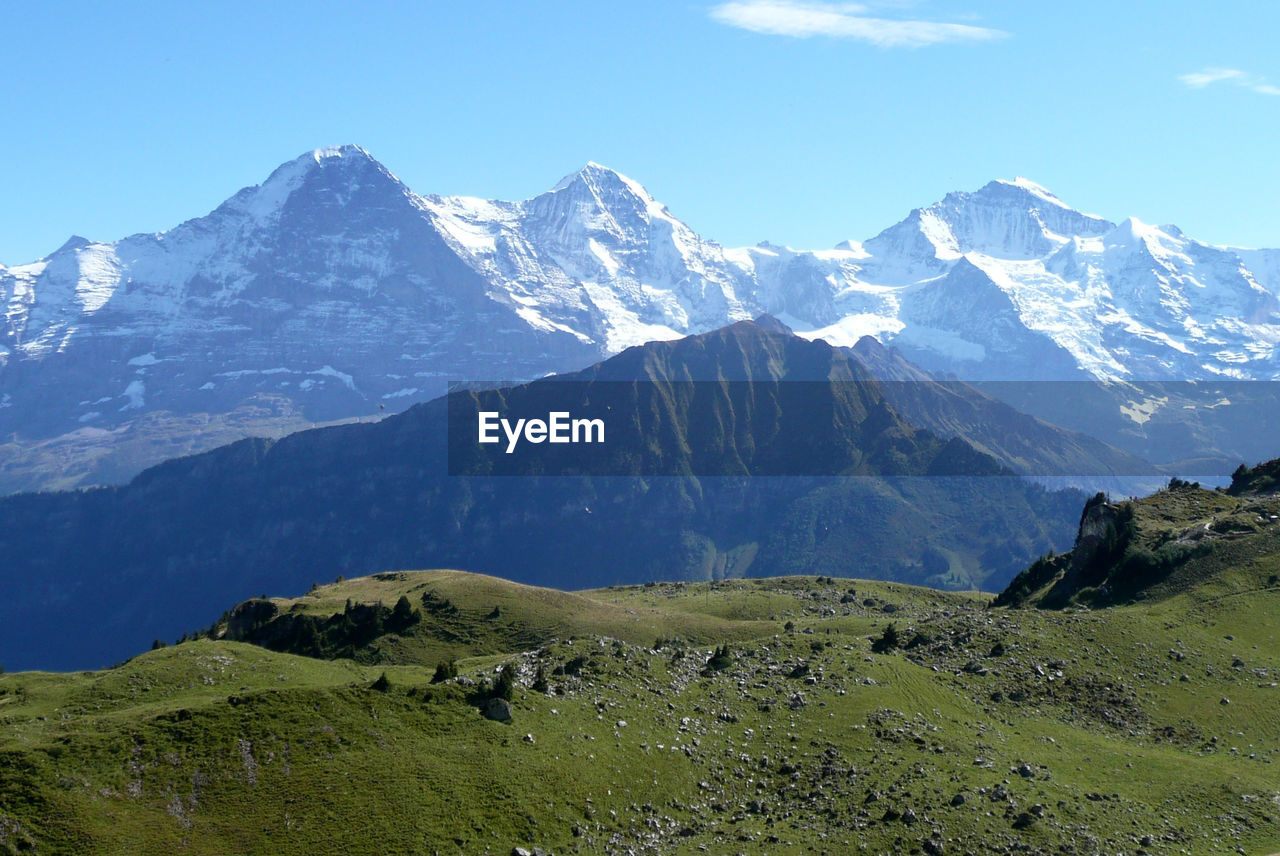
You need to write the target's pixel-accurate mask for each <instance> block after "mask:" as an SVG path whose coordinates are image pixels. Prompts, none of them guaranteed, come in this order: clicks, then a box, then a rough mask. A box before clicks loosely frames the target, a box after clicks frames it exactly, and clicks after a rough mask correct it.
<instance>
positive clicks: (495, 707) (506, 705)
mask: <svg viewBox="0 0 1280 856" xmlns="http://www.w3.org/2000/svg"><path fill="white" fill-rule="evenodd" d="M480 713H481V714H482V715H483V716H484V718H485V719H491V720H493V721H494V722H510V721H511V703H510V702H508V701H507V700H506V699H504V698H491V699H489V700H488V701H486V702H485V703H484V707H482V708H480Z"/></svg>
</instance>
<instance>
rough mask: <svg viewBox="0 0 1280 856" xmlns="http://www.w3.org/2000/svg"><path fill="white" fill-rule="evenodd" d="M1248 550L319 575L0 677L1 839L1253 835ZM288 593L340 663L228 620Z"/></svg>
mask: <svg viewBox="0 0 1280 856" xmlns="http://www.w3.org/2000/svg"><path fill="white" fill-rule="evenodd" d="M1274 567H1275V565H1274V563H1271V564H1268V562H1266V561H1263V560H1261V559H1260V560H1259V561H1258V562H1255V563H1253V564H1252V565H1248V566H1238V567H1232V568H1230V569H1227V570H1220V571H1218V572H1217V573H1216V574H1215V576H1214V577H1213V580H1212V581H1211V582H1209V581H1206V582H1205V583H1204V584H1203V585H1200V586H1197V587H1193V588H1189V589H1187V590H1184V591H1180V592H1178V593H1176V594H1173V595H1171V596H1168V597H1164V598H1159V599H1155V598H1153V599H1148V600H1144V601H1141V602H1135V603H1131V604H1127V605H1120V606H1114V607H1110V608H1106V609H1095V610H1088V609H1083V608H1070V609H1066V610H1062V611H1049V610H1037V609H1026V608H1024V609H1009V608H998V609H992V608H990V607H989V598H988V597H986V596H980V595H974V594H957V593H943V592H937V591H933V590H929V589H922V588H914V587H910V586H905V585H899V584H892V583H880V582H863V581H857V580H849V579H834V578H827V577H818V578H815V577H787V578H776V579H759V580H730V581H721V582H715V583H705V584H671V583H662V584H651V585H647V586H637V587H628V588H612V589H606V590H600V591H593V592H582V593H564V592H556V591H550V590H546V589H536V588H530V587H527V586H520V585H517V584H514V583H507V582H504V581H501V580H498V579H495V578H492V577H482V576H478V575H472V574H465V573H461V572H456V571H429V572H404V573H396V574H380V575H377V576H375V577H369V578H361V579H352V580H343V581H340V582H337V583H335V584H333V585H329V586H319V587H317V588H315V589H313V590H312V591H311V592H310V593H309V594H307V595H305V596H303V597H301V598H297V599H273V600H271V601H270V603H271V605H272V608H271V609H267V608H265V607H263V606H261V602H250V605H252V604H255V603H257V604H258V605H257V606H256V607H253V608H254V609H256V610H257V617H256V618H254V617H252V616H249V617H246V616H247V615H248V614H249V610H247V609H246V605H242V607H241V608H238V609H237V610H233V611H232V613H229V616H228V619H227V620H225V621H224V622H221V623H220V624H219V625H217V626H215V627H214V628H212V629H211V632H210V633H209V634H206V635H205V636H203V637H202V638H199V639H196V640H194V641H186V642H183V643H181V644H176V645H172V646H167V647H161V648H158V649H156V650H153V651H151V652H149V653H146V654H143V655H141V656H138V657H136V658H134V659H133V660H130V661H129V662H127V663H125V664H123V665H120V666H118V667H116V668H113V669H109V670H106V671H102V672H92V673H78V674H46V673H23V674H11V675H5V676H3V677H0V848H2V850H0V852H11V853H50V854H54V853H104V854H148V853H156V854H166V856H168V854H174V853H193V854H236V853H245V854H250V853H262V854H268V853H270V854H291V853H297V854H325V853H333V854H348V853H371V854H372V853H378V854H383V853H406V854H409V853H415V854H416V853H425V854H432V853H450V854H454V853H466V854H475V853H493V854H504V856H505V854H510V853H518V852H520V851H519V850H517V849H516V848H524V849H526V850H528V851H529V852H531V853H532V852H535V850H534V848H540V849H541V850H543V851H545V852H547V853H555V854H562V853H583V854H587V853H628V852H635V853H654V854H658V853H661V854H667V853H674V854H680V853H689V854H700V853H706V852H710V853H724V854H735V853H748V854H756V853H760V854H763V853H801V852H814V853H824V852H825V853H830V854H838V853H851V852H855V853H856V852H867V853H917V852H918V853H926V854H931V856H932V854H940V853H948V854H950V853H954V854H964V853H972V854H978V853H1015V852H1040V853H1064V854H1065V853H1082V854H1084V853H1151V854H1165V853H1167V854H1183V853H1189V854H1198V853H1204V854H1209V853H1223V852H1237V851H1239V852H1244V853H1247V854H1255V853H1256V854H1264V853H1271V852H1273V851H1275V850H1277V849H1280V768H1278V767H1277V764H1276V762H1277V760H1280V689H1277V687H1276V679H1277V677H1278V676H1280V653H1278V652H1280V638H1278V635H1280V629H1278V628H1280V623H1278V622H1277V621H1276V617H1277V616H1280V588H1278V587H1276V586H1275V585H1273V584H1270V583H1269V580H1270V578H1271V576H1270V575H1271V573H1273V572H1274ZM402 597H404V598H405V599H407V600H408V602H409V606H410V607H411V610H410V613H409V616H408V619H407V623H402V624H397V623H396V621H397V620H396V619H395V618H393V617H392V616H393V615H394V613H395V612H396V609H397V604H398V603H399V601H400V599H401V598H402ZM378 604H382V605H383V606H382V611H381V612H378V613H376V614H380V615H383V616H385V621H384V622H383V625H382V626H381V632H380V633H379V634H378V635H376V636H374V637H373V638H372V639H369V640H367V641H363V642H358V644H357V641H356V640H357V639H358V638H362V636H361V634H367V632H368V628H367V627H363V626H360V625H359V622H353V621H352V620H350V618H351V616H353V615H357V614H360V609H361V607H362V606H364V607H368V608H371V609H372V608H373V607H376V606H377V605H378ZM399 609H400V610H401V611H403V610H404V607H403V606H399ZM267 614H270V615H271V616H272V617H270V618H264V617H263V616H265V615H267ZM369 614H374V613H372V612H371V613H369ZM299 615H309V616H314V617H316V618H317V619H318V620H323V621H325V622H328V624H327V625H325V626H324V627H323V628H322V629H323V630H324V631H325V633H328V634H329V635H328V636H326V637H325V638H326V639H328V640H329V641H334V642H335V644H336V643H342V644H343V645H353V646H354V647H353V648H352V649H351V651H349V652H348V653H351V654H354V656H345V657H340V658H336V659H320V658H317V657H307V656H298V655H296V654H292V653H288V652H287V651H276V650H268V649H267V648H265V647H262V646H260V645H254V644H248V643H246V642H238V641H230V637H234V636H237V635H239V636H242V637H243V636H247V635H252V634H253V633H254V632H262V631H263V628H269V627H270V626H271V625H272V624H273V622H279V621H281V620H282V619H283V618H287V617H289V616H299ZM344 616H345V617H344ZM387 624H391V625H394V626H396V627H397V628H398V629H396V630H391V631H389V630H387V628H386V625H387ZM891 624H892V626H893V629H894V632H893V633H891V634H886V629H887V628H888V627H889V626H890V625H891ZM330 625H331V626H330ZM339 625H341V627H339ZM333 627H339V629H338V630H333V629H332V628H333ZM343 627H345V628H346V629H345V630H343V629H342V628H343ZM352 628H354V630H353V629H352ZM343 634H346V635H343ZM352 634H354V635H352ZM269 635H270V634H268V636H269ZM210 636H212V637H214V638H209V637H210ZM886 636H889V637H893V636H896V640H893V639H892V638H891V639H890V641H891V642H893V643H894V644H887V643H886ZM284 638H285V637H283V636H278V635H277V636H276V637H275V641H276V642H277V643H278V642H280V641H281V639H284ZM335 640H336V641H335ZM326 644H327V643H326ZM448 660H456V668H457V676H456V677H449V678H444V679H439V678H438V676H437V675H436V666H437V664H438V663H439V662H441V661H448ZM504 667H505V668H509V669H510V670H511V674H512V675H513V676H514V678H515V685H514V689H513V691H512V692H511V694H510V695H511V700H510V708H509V711H510V721H496V720H491V719H488V718H486V717H485V716H484V715H482V713H481V710H482V708H484V707H485V700H486V699H487V697H488V696H490V695H492V694H493V692H494V687H495V685H496V684H497V676H498V673H499V670H501V669H503V668H504ZM384 676H385V679H384Z"/></svg>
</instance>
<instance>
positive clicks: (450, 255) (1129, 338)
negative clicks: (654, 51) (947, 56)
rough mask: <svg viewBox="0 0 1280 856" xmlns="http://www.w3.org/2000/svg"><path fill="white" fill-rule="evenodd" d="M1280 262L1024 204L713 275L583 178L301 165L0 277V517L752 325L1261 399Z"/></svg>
mask: <svg viewBox="0 0 1280 856" xmlns="http://www.w3.org/2000/svg"><path fill="white" fill-rule="evenodd" d="M1278 293H1280V250H1242V249H1235V248H1228V247H1218V246H1212V245H1208V244H1204V243H1200V242H1198V241H1195V240H1193V239H1191V238H1189V237H1187V236H1186V235H1184V234H1183V233H1182V232H1181V231H1180V230H1178V229H1177V228H1176V227H1173V226H1163V227H1155V226H1149V225H1145V224H1143V223H1139V222H1138V221H1136V220H1133V219H1130V220H1126V221H1125V222H1123V223H1120V224H1115V223H1111V222H1108V221H1107V220H1104V219H1102V218H1099V217H1095V216H1091V215H1088V214H1083V213H1080V212H1079V211H1076V210H1073V209H1072V208H1070V207H1068V206H1067V205H1066V204H1065V203H1063V202H1062V201H1061V200H1059V199H1058V198H1057V197H1055V196H1054V195H1053V194H1051V193H1050V192H1049V191H1047V190H1045V189H1044V188H1042V187H1040V186H1038V185H1036V184H1034V183H1032V182H1029V181H1026V180H1024V179H1017V180H1015V181H993V182H991V183H990V184H987V185H986V186H984V187H982V188H981V189H979V190H977V191H975V192H972V193H951V194H948V195H947V196H945V197H944V198H943V199H942V200H941V201H940V202H938V203H936V204H934V205H931V206H929V207H928V208H922V209H917V210H915V211H912V212H911V213H910V214H909V215H908V216H907V217H906V218H905V219H904V220H902V221H901V222H900V223H898V224H896V225H894V226H891V227H890V228H888V229H886V230H885V231H883V232H881V233H880V234H879V235H877V236H875V237H873V238H871V239H869V240H867V241H865V242H861V243H859V242H852V241H850V242H845V243H843V244H841V245H840V246H838V247H836V248H835V249H832V250H825V251H802V250H793V249H790V248H786V247H778V246H773V245H770V244H761V245H759V246H756V247H749V248H742V249H727V248H724V247H722V246H720V245H719V244H717V243H715V242H714V241H710V240H707V239H704V238H702V237H700V236H699V235H698V234H697V233H695V232H694V231H693V230H692V229H690V228H689V227H688V226H687V225H685V224H684V223H682V222H681V221H680V220H678V219H676V217H675V216H674V215H673V214H672V213H671V212H670V211H669V210H668V209H667V208H666V207H665V206H664V205H662V204H661V203H659V202H657V201H656V200H655V199H653V197H652V196H650V195H649V193H648V192H647V191H646V190H645V189H644V188H643V187H642V186H641V185H640V184H638V183H637V182H635V181H633V180H632V179H629V178H627V177H625V176H623V175H620V174H619V173H617V172H615V171H613V170H611V169H608V168H607V167H603V166H600V165H599V164H594V163H591V164H588V165H587V166H586V167H584V168H583V169H582V170H580V171H578V172H576V173H574V174H572V175H569V176H567V177H566V178H565V179H563V180H562V181H561V182H560V183H559V184H557V185H556V186H555V187H554V188H552V189H551V190H550V191H548V192H546V193H543V194H541V195H539V196H536V197H534V198H533V199H530V200H527V201H524V202H499V201H484V200H479V199H472V198H467V197H441V196H434V195H426V196H423V195H419V194H417V193H415V192H413V191H412V190H410V189H409V188H408V187H406V186H405V185H404V184H403V183H402V182H401V181H400V180H399V179H397V178H396V177H395V176H394V175H393V174H392V173H391V172H390V171H388V170H387V169H386V168H385V167H384V166H383V165H381V164H380V163H378V161H376V160H375V159H374V158H373V157H371V156H370V155H369V154H368V153H367V152H366V151H364V150H363V149H361V148H359V147H357V146H342V147H334V148H324V149H317V150H316V151H314V152H310V153H307V154H305V155H303V156H302V157H299V158H298V159H296V160H294V161H291V162H289V163H286V164H284V165H283V166H281V167H279V168H278V169H277V170H275V171H274V172H273V173H272V174H271V175H270V176H269V177H268V178H267V179H266V180H265V181H264V182H263V183H262V184H261V185H258V186H256V187H250V188H245V189H244V190H241V191H240V192H239V193H237V194H236V195H235V196H233V197H231V198H230V199H229V200H227V201H226V202H225V203H223V204H222V205H221V206H219V207H218V208H217V209H216V210H214V211H213V212H212V213H210V214H209V215H207V216H205V217H201V218H198V219H194V220H190V221H187V222H185V223H183V224H181V225H179V226H177V227H175V228H173V229H170V230H169V231H166V232H161V233H156V234H142V235H134V236H131V237H128V238H124V239H122V240H119V241H115V242H111V243H98V242H92V241H88V240H84V239H82V238H72V239H71V240H69V241H68V242H67V243H66V244H64V245H63V246H62V247H61V248H59V249H58V250H57V251H55V252H54V253H52V254H51V255H49V256H47V257H46V258H43V259H40V260H38V261H36V262H32V263H30V264H24V265H18V266H14V267H7V268H6V267H3V266H0V302H2V303H3V307H4V323H3V327H2V328H0V331H2V333H3V337H2V338H0V490H15V489H27V488H32V487H59V486H63V487H65V486H71V485H75V484H82V483H94V482H101V481H112V480H119V479H122V478H125V477H127V476H129V475H132V473H134V472H136V471H137V470H138V469H140V468H141V467H142V466H144V465H146V464H150V463H154V462H155V461H158V460H161V459H163V458H167V457H172V456H173V455H175V454H179V453H183V452H189V451H196V450H199V449H203V448H208V447H210V446H212V445H216V444H218V443H221V442H224V441H225V440H227V439H231V438H234V437H237V436H242V435H244V434H247V433H281V432H283V431H287V430H293V429H296V428H299V427H304V426H306V425H309V424H312V423H314V422H320V421H330V420H342V419H349V418H353V417H361V416H368V415H370V414H377V413H379V412H382V411H385V410H399V409H402V408H403V407H404V406H405V405H407V404H408V403H411V402H413V401H418V400H423V399H426V398H430V397H433V396H435V395H437V394H439V393H440V392H442V391H443V389H444V385H445V382H446V381H447V380H451V379H459V380H502V379H525V378H531V377H536V376H539V375H542V374H546V373H548V372H560V371H566V370H570V369H575V368H580V367H582V366H585V365H588V364H590V363H592V362H594V361H596V360H599V359H601V358H603V357H605V356H608V355H611V354H614V353H617V352H619V351H621V350H622V349H624V348H626V347H628V346H630V345H635V344H639V343H642V342H645V341H650V340H655V339H672V338H677V337H680V336H684V335H687V334H690V333H698V332H703V331H707V330H710V329H714V328H716V327H720V326H723V325H725V324H727V323H731V322H734V321H737V320H742V319H746V318H751V317H755V316H757V315H760V314H762V313H769V314H772V315H775V316H777V317H778V318H780V319H781V320H783V321H784V322H786V323H787V324H788V325H789V326H791V327H792V328H794V329H795V330H796V331H798V332H800V333H801V334H802V335H805V336H807V337H810V338H818V337H821V338H824V339H827V340H828V341H830V342H831V343H833V344H836V345H847V346H852V345H854V344H855V343H856V342H857V341H858V340H859V339H860V338H861V337H863V336H866V335H870V336H874V337H876V338H877V339H879V340H881V341H882V342H885V343H891V344H892V345H894V346H895V347H896V348H897V349H898V350H899V351H900V352H901V353H902V354H904V355H905V356H906V357H908V358H910V359H912V360H914V361H915V362H917V363H919V364H920V365H922V366H924V367H926V368H928V369H930V370H933V371H943V372H951V373H954V374H956V375H958V376H960V377H961V378H965V379H973V380H990V379H1033V380H1035V379H1068V378H1089V377H1093V378H1104V379H1125V380H1146V379H1168V380H1172V379H1182V380H1190V379H1233V378H1234V379H1273V378H1275V377H1277V375H1280V348H1278V345H1280V301H1278V300H1277V294H1278Z"/></svg>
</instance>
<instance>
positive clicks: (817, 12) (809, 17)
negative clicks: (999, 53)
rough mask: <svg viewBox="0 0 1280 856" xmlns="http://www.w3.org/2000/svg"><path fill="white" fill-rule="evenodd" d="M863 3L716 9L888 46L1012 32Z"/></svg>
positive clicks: (785, 28)
mask: <svg viewBox="0 0 1280 856" xmlns="http://www.w3.org/2000/svg"><path fill="white" fill-rule="evenodd" d="M868 11H869V10H868V8H867V7H866V6H864V5H862V4H858V3H806V2H798V1H797V0H737V2H731V3H721V4H719V5H717V6H715V7H713V8H712V9H711V17H712V18H713V19H714V20H716V21H719V22H720V23H722V24H728V25H729V26H731V27H738V28H740V29H743V30H750V31H751V32H753V33H764V34H767V35H772V36H791V37H792V38H799V39H803V38H808V37H810V36H829V37H832V38H839V39H854V40H857V41H861V42H868V43H870V44H873V45H877V46H879V47H884V48H900V47H908V48H918V47H924V46H925V45H936V44H940V43H942V42H987V41H992V40H994V39H1002V38H1005V37H1007V36H1008V35H1009V34H1008V33H1006V32H1004V31H1002V30H992V29H988V28H986V27H975V26H971V25H969V24H950V23H945V22H941V21H917V20H901V19H893V18H877V17H872V16H870V15H868V14H866V13H867V12H868Z"/></svg>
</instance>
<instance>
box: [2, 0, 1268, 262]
mask: <svg viewBox="0 0 1280 856" xmlns="http://www.w3.org/2000/svg"><path fill="white" fill-rule="evenodd" d="M0 30H2V31H3V32H4V33H5V49H4V58H3V67H4V78H5V81H4V85H3V86H0V117H3V125H4V135H3V146H2V148H0V262H3V263H5V264H16V263H21V262H25V261H30V260H32V259H35V258H38V257H39V256H42V255H44V254H46V253H48V252H50V251H52V250H53V249H54V248H56V247H57V246H58V245H59V244H61V243H62V242H63V241H64V240H65V239H66V238H67V237H68V236H69V235H71V234H72V233H78V234H82V235H84V236H86V237H89V238H92V239H98V240H110V239H115V238H119V237H122V236H124V235H127V234H130V233H133V232H138V231H152V230H158V229H164V228H169V227H171V226H174V225H176V224H177V223H179V222H181V221H182V220H185V219H188V218H191V217H196V216H200V215H202V214H204V213H207V212H208V211H209V210H211V209H212V208H213V207H215V206H216V205H217V204H218V203H219V202H221V201H222V200H223V199H225V198H226V197H228V196H230V195H231V194H232V193H234V192H235V191H236V190H237V189H239V188H240V187H243V186H245V185H250V184H256V183H258V182H259V181H261V180H262V179H263V178H265V177H266V175H267V174H268V173H269V172H270V171H271V170H272V169H273V168H274V167H275V166H277V165H278V164H279V163H281V162H283V161H285V160H288V159H290V158H293V157H295V156H297V155H299V154H301V153H302V152H304V151H306V150H309V149H312V148H315V147H317V146H321V145H328V144H335V143H347V142H354V143H359V144H361V145H363V146H364V147H365V148H367V149H369V150H370V151H371V152H372V153H373V154H374V156H376V157H378V158H379V159H380V160H381V161H382V162H383V163H385V164H386V165H387V166H388V167H389V168H390V169H391V170H392V171H393V172H395V173H396V174H397V175H399V176H400V177H401V178H402V179H404V180H405V181H406V182H407V183H408V184H409V185H410V186H411V187H412V188H413V189H414V190H416V191H418V192H420V193H431V192H435V193H443V194H450V193H459V194H467V195H474V196H484V197H496V198H504V199H522V198H527V197H529V196H531V195H534V194H536V193H538V192H541V191H542V190H545V189H547V188H549V187H551V186H552V185H553V184H554V183H555V182H556V181H557V180H558V179H559V178H560V177H561V176H562V175H564V174H565V173H568V172H571V171H573V170H575V169H576V168H578V167H579V166H581V165H582V164H583V163H585V162H586V161H588V160H595V161H599V162H601V163H605V164H608V165H610V166H613V167H614V168H616V169H618V170H620V171H622V172H624V173H627V174H628V175H630V176H632V177H633V178H636V179H637V180H639V181H640V182H642V183H643V184H645V185H646V186H647V187H648V188H649V189H650V191H651V192H652V193H653V194H654V195H655V196H657V197H658V198H659V199H660V200H662V201H664V202H666V203H667V204H668V205H669V206H670V207H671V209H672V211H673V212H674V213H675V214H676V215H677V216H679V217H681V218H682V219H684V220H685V221H686V222H688V223H689V224H690V225H691V226H692V227H693V228H694V229H696V230H698V231H699V232H701V233H702V234H703V235H705V236H707V237H709V238H713V239H715V240H718V241H720V242H722V243H724V244H728V245H740V244H751V243H755V242H756V241H759V240H764V239H768V240H772V241H775V242H780V243H788V244H791V245H793V246H797V247H805V248H819V247H829V246H831V245H833V244H835V243H836V242H837V241H840V240H843V239H845V238H856V239H862V238H866V237H869V236H871V235H872V234H874V233H875V232H877V231H879V230H880V229H881V228H883V227H885V226H887V225H890V224H891V223H893V222H896V221H897V220H898V219H900V218H901V217H902V216H903V215H904V214H905V213H906V212H907V211H908V210H909V209H910V208H912V207H914V206H918V205H924V204H928V203H930V202H932V201H934V200H936V199H937V198H939V197H940V196H941V195H942V194H943V193H945V192H946V191H948V190H953V189H973V188H976V187H979V186H981V185H982V184H984V183H985V182H986V181H987V180H989V179H991V178H996V177H1002V178H1012V177H1014V176H1015V175H1025V176H1027V177H1029V178H1031V179H1033V180H1035V181H1038V182H1040V183H1041V184H1044V185H1046V186H1047V187H1049V188H1050V189H1051V190H1053V191H1054V192H1055V193H1057V194H1058V195H1059V196H1061V197H1062V198H1063V199H1064V200H1066V201H1067V202H1068V203H1070V204H1072V205H1075V206H1076V207H1079V208H1081V209H1083V210H1086V211H1090V212H1093V213H1097V214H1101V215H1104V216H1106V217H1110V218H1112V219H1119V218H1123V217H1126V216H1129V215H1133V216H1136V217H1138V218H1140V219H1142V220H1145V221H1147V222H1155V223H1176V224H1178V225H1180V226H1182V228H1183V229H1184V230H1185V231H1187V232H1188V233H1189V234H1191V235H1193V236H1195V237H1199V238H1201V239H1203V240H1208V241H1213V242H1219V243H1236V244H1243V245H1250V246H1259V245H1261V246H1280V218H1277V216H1276V212H1277V200H1280V158H1277V151H1278V150H1280V145H1278V143H1277V141H1278V140H1280V120H1278V117H1280V52H1277V50H1276V48H1275V37H1276V34H1277V33H1280V4H1272V3H1259V2H1239V1H1238V0H1223V2H1217V3H1212V4H1209V3H1204V2H1176V1H1175V2H1170V1H1169V0H1160V2H1154V0H1134V2H1125V3H1042V2H1035V3H1027V2H1025V0H1018V1H1017V2H1015V0H955V2H952V0H932V2H910V0H906V2H904V0H891V2H878V3H877V2H868V3H865V4H862V5H861V6H858V5H852V4H818V3H786V2H781V0H741V2H736V3H721V2H704V0H678V2H660V0H655V1H654V2H647V3H625V4H624V3H599V2H594V3H580V2H556V3H516V2H509V3H497V2H467V3H454V2H448V3H445V2H432V3H426V2H419V3H397V4H391V3H381V2H365V3H363V4H352V3H341V4H339V3H327V2H315V0H311V2H307V3H294V2H287V0H280V2H273V3H269V4H260V3H245V2H229V0H219V2H195V1H194V0H193V2H181V3H167V2H166V3H160V2H156V3H130V2H118V3H111V4H105V3H93V4H90V3H82V4H81V3H58V2H50V3H43V4H37V3H34V2H31V3H8V4H4V6H3V7H2V8H0Z"/></svg>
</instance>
